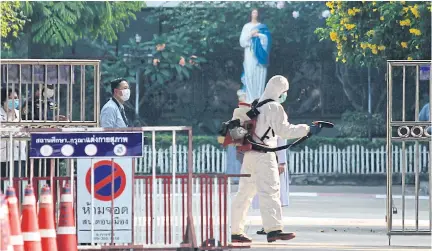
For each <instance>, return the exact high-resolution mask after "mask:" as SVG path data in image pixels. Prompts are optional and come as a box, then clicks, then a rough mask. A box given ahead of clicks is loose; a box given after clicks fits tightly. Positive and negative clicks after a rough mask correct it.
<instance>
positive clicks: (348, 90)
mask: <svg viewBox="0 0 432 251" xmlns="http://www.w3.org/2000/svg"><path fill="white" fill-rule="evenodd" d="M336 77H337V78H338V80H339V82H340V83H341V84H342V88H343V90H344V93H345V95H346V97H347V98H348V100H349V101H350V103H351V105H352V106H353V107H354V109H356V111H363V107H362V105H361V104H359V103H358V101H357V100H356V97H355V96H356V94H355V93H354V92H353V91H352V90H353V89H354V88H355V86H353V84H352V83H351V81H350V80H349V77H348V67H346V66H341V65H340V64H336Z"/></svg>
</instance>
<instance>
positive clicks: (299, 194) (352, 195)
mask: <svg viewBox="0 0 432 251" xmlns="http://www.w3.org/2000/svg"><path fill="white" fill-rule="evenodd" d="M289 196H290V197H349V198H370V199H386V198H387V196H386V195H385V194H359V193H302V192H292V193H290V194H289ZM393 199H402V195H393ZM405 199H406V200H414V199H415V196H414V195H405ZM419 200H429V196H419Z"/></svg>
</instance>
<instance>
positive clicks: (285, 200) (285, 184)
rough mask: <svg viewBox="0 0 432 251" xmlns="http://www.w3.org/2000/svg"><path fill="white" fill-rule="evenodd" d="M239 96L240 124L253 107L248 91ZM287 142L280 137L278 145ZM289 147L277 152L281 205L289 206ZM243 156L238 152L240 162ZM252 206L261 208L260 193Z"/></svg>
mask: <svg viewBox="0 0 432 251" xmlns="http://www.w3.org/2000/svg"><path fill="white" fill-rule="evenodd" d="M237 96H238V100H239V103H238V108H236V109H234V113H233V120H235V119H240V124H241V125H243V124H244V122H245V121H247V120H249V119H250V118H249V117H248V116H247V115H246V113H247V112H248V111H249V110H250V109H251V105H250V104H249V103H247V102H246V97H247V95H246V93H245V92H244V91H242V90H238V91H237ZM285 100H286V95H283V97H282V98H280V99H279V103H281V104H282V103H283V102H285ZM286 144H287V141H286V139H282V138H278V147H279V146H284V145H286ZM286 155H287V149H283V150H280V151H277V152H276V156H277V161H278V170H279V177H280V200H281V206H282V207H284V206H288V204H289V173H288V170H286V169H287V166H286V162H287V159H286V158H287V156H286ZM243 157H244V154H243V153H240V152H237V159H238V160H239V161H240V163H243ZM252 208H253V209H259V199H258V195H255V197H254V199H253V201H252ZM257 234H260V235H265V234H267V233H266V232H265V231H264V228H263V229H261V230H260V231H258V232H257Z"/></svg>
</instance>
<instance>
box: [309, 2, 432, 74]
mask: <svg viewBox="0 0 432 251" xmlns="http://www.w3.org/2000/svg"><path fill="white" fill-rule="evenodd" d="M326 5H327V6H328V7H329V9H330V12H331V16H330V17H329V18H328V19H327V21H326V27H325V28H318V29H316V33H317V34H318V35H319V37H320V38H321V40H324V39H326V40H331V41H332V42H333V43H334V45H335V46H336V48H337V52H336V53H337V55H336V61H341V62H342V63H346V62H347V63H349V64H352V65H357V66H358V65H375V66H377V65H379V64H381V63H383V62H385V61H386V60H390V59H392V60H397V59H399V60H403V59H408V60H413V59H425V58H430V55H431V54H430V53H431V51H430V48H431V19H430V17H431V2H427V1H424V2H405V1H400V2H395V1H390V2H387V1H376V2H375V1H373V2H366V1H362V2H357V1H345V2H343V1H329V2H327V3H326Z"/></svg>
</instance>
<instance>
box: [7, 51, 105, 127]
mask: <svg viewBox="0 0 432 251" xmlns="http://www.w3.org/2000/svg"><path fill="white" fill-rule="evenodd" d="M0 66H1V67H0V70H1V74H0V75H1V85H2V90H5V91H7V95H6V99H7V100H0V103H1V107H4V106H3V104H4V103H5V102H6V101H8V100H14V99H16V100H17V101H18V103H19V109H17V110H16V111H15V112H6V119H5V120H4V121H2V123H3V124H5V125H10V126H15V125H17V124H19V125H22V126H31V127H59V126H63V127H66V126H68V127H72V126H78V127H81V126H93V127H94V126H97V125H98V120H99V112H100V104H99V103H100V102H99V101H100V100H99V98H100V61H99V60H72V59H71V60H69V59H58V60H51V59H4V60H1V61H0ZM0 99H1V98H0ZM10 109H11V110H12V108H10Z"/></svg>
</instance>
